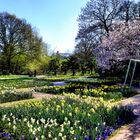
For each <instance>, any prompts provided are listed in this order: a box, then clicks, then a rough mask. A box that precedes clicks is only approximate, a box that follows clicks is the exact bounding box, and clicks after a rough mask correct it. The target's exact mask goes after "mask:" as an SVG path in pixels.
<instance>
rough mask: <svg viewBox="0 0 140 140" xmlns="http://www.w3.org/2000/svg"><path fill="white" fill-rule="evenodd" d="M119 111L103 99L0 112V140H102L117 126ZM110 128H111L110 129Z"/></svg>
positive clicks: (60, 101)
mask: <svg viewBox="0 0 140 140" xmlns="http://www.w3.org/2000/svg"><path fill="white" fill-rule="evenodd" d="M118 119H119V110H118V109H117V107H115V106H112V105H111V103H109V102H106V101H104V100H103V98H93V97H86V98H85V97H82V98H81V97H80V96H77V95H74V94H70V95H67V96H66V97H65V98H64V99H60V98H52V99H44V100H43V101H33V102H30V103H26V104H24V105H22V106H15V107H9V108H1V109H0V131H1V133H0V137H1V138H3V137H5V138H7V139H8V138H10V137H11V138H14V139H40V140H44V139H58V140H59V139H60V140H61V139H63V140H65V139H67V140H71V139H78V140H83V139H85V140H86V139H87V140H89V139H90V140H93V139H104V138H106V137H107V136H108V135H110V133H111V132H112V131H113V130H114V128H115V127H116V125H117V124H118ZM113 127H114V128H113Z"/></svg>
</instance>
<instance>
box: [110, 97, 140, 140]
mask: <svg viewBox="0 0 140 140" xmlns="http://www.w3.org/2000/svg"><path fill="white" fill-rule="evenodd" d="M121 104H122V106H130V107H132V108H133V109H134V114H136V115H137V116H138V118H137V119H136V120H134V122H133V123H131V124H129V125H126V126H122V127H121V128H120V129H119V130H117V133H116V135H115V136H113V137H111V138H110V139H109V140H140V94H139V95H136V96H134V97H131V98H128V99H126V100H123V101H122V103H121Z"/></svg>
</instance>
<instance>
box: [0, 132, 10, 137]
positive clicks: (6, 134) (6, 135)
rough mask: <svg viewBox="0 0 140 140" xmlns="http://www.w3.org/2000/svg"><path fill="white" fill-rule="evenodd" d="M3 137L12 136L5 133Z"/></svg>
mask: <svg viewBox="0 0 140 140" xmlns="http://www.w3.org/2000/svg"><path fill="white" fill-rule="evenodd" d="M2 135H3V137H9V136H10V135H9V134H8V133H5V132H4V133H3V134H2Z"/></svg>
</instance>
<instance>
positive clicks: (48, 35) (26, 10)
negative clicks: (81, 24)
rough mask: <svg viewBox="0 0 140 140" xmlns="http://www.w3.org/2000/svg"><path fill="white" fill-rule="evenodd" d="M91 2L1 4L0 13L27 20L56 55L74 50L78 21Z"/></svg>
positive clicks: (9, 0) (8, 0)
mask: <svg viewBox="0 0 140 140" xmlns="http://www.w3.org/2000/svg"><path fill="white" fill-rule="evenodd" d="M87 1H88V0H1V3H0V12H3V11H7V12H9V13H11V14H15V15H16V16H17V17H19V18H24V19H26V20H27V22H29V23H31V24H32V26H35V27H36V28H37V29H38V32H39V34H40V36H42V37H43V40H44V41H45V42H46V43H48V44H50V46H51V49H52V50H53V51H57V50H58V51H59V52H67V51H68V50H69V51H72V50H73V49H74V44H75V41H74V39H75V36H76V34H77V31H78V22H77V21H76V20H77V18H78V15H79V14H80V10H81V8H82V7H84V6H85V5H86V3H87Z"/></svg>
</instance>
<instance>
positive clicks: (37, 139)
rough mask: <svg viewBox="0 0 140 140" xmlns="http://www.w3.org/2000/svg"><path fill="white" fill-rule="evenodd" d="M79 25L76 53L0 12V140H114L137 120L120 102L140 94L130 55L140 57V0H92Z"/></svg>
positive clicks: (82, 12)
mask: <svg viewBox="0 0 140 140" xmlns="http://www.w3.org/2000/svg"><path fill="white" fill-rule="evenodd" d="M40 10H41V9H40ZM71 11H72V10H71ZM78 23H79V24H78V26H79V27H78V33H77V36H76V37H75V44H76V45H75V47H74V51H73V52H70V53H69V52H67V53H61V50H59V51H57V52H55V51H52V50H51V49H50V45H49V44H47V43H46V42H44V41H43V39H42V37H41V36H40V35H39V33H38V30H37V29H36V28H35V27H33V26H32V25H31V24H30V23H28V22H27V21H26V20H25V19H21V18H18V17H17V16H16V15H14V14H10V13H8V12H1V13H0V139H1V140H105V139H108V140H109V139H110V138H112V137H113V136H114V135H115V134H116V132H117V131H118V130H119V129H120V128H121V127H122V126H124V125H129V124H130V123H132V122H133V121H134V120H135V119H137V117H138V116H137V115H136V114H134V110H133V108H131V107H130V106H124V105H122V102H125V101H126V100H127V99H130V98H131V97H135V98H136V97H137V96H135V95H137V94H139V93H138V91H137V90H136V88H139V86H140V83H139V76H140V72H139V68H140V66H139V64H136V62H135V61H134V63H131V65H130V63H129V61H130V60H132V59H133V60H135V59H136V60H137V62H139V61H140V2H138V1H135V2H134V1H131V0H89V1H88V2H87V3H86V5H85V7H84V8H82V9H81V13H80V15H79V17H78ZM128 66H129V71H127V68H128ZM126 74H127V79H126V80H125V75H126ZM124 81H125V82H124ZM124 83H125V84H124ZM129 83H131V85H129ZM139 108H140V107H139ZM118 140H119V139H118Z"/></svg>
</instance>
